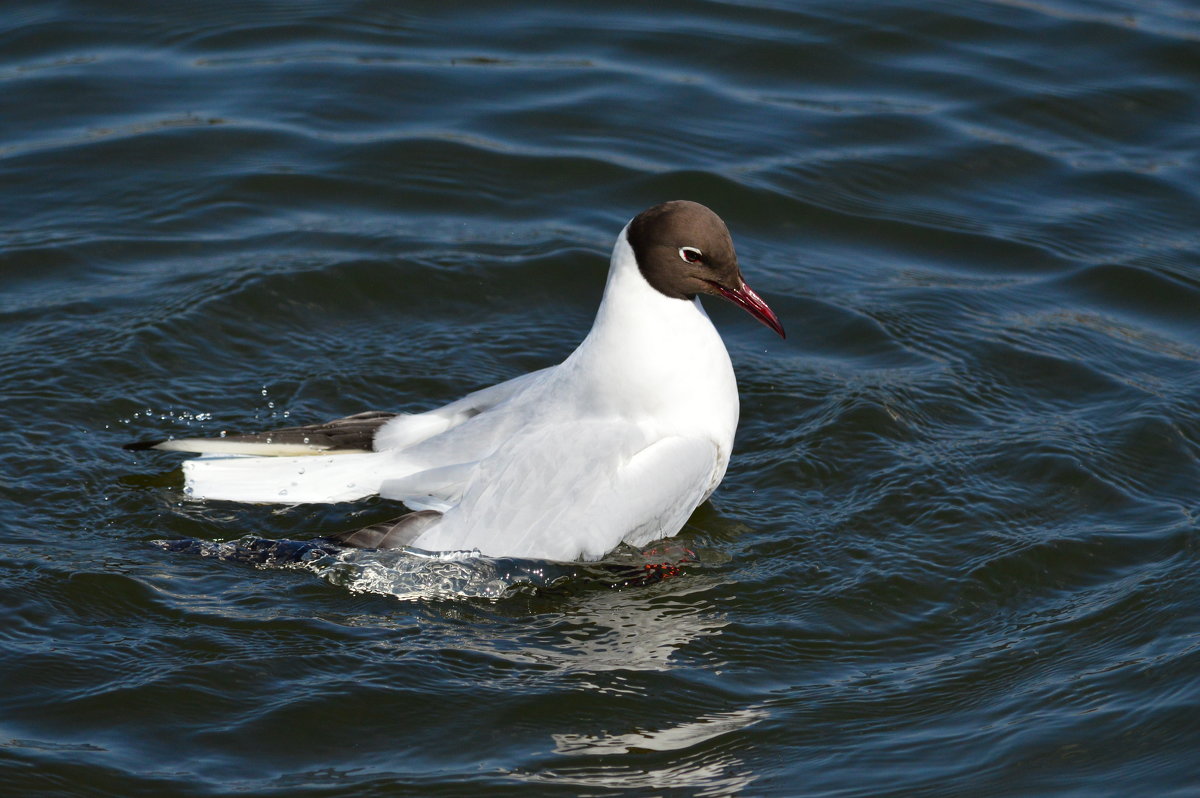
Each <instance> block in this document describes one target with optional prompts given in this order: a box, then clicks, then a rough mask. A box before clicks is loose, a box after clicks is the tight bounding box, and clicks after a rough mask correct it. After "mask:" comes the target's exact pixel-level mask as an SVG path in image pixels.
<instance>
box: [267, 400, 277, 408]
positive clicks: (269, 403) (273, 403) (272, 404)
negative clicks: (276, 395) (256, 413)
mask: <svg viewBox="0 0 1200 798" xmlns="http://www.w3.org/2000/svg"><path fill="white" fill-rule="evenodd" d="M274 406H275V402H273V401H272V402H267V407H274Z"/></svg>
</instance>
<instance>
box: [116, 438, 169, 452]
mask: <svg viewBox="0 0 1200 798" xmlns="http://www.w3.org/2000/svg"><path fill="white" fill-rule="evenodd" d="M166 442H167V438H156V439H155V440H152V441H134V442H133V443H127V444H125V445H124V446H122V447H121V448H122V449H125V450H127V451H130V452H144V451H146V450H147V449H157V448H158V445H159V444H161V443H166Z"/></svg>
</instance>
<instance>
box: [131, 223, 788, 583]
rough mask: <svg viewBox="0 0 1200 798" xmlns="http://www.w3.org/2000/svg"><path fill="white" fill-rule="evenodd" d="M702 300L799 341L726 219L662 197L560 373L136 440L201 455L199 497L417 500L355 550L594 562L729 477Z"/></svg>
mask: <svg viewBox="0 0 1200 798" xmlns="http://www.w3.org/2000/svg"><path fill="white" fill-rule="evenodd" d="M702 294H708V295H710V296H719V297H723V298H724V299H727V300H729V301H730V302H733V303H734V304H735V305H737V306H739V307H741V308H743V309H745V310H746V311H748V312H749V313H750V315H751V316H753V317H754V318H756V319H757V320H758V321H760V322H762V323H763V324H765V325H766V326H767V327H769V328H771V329H772V330H774V331H775V332H776V333H777V334H778V335H779V336H780V337H785V333H784V330H783V326H782V325H781V324H780V322H779V319H778V318H777V317H776V316H775V313H774V312H773V311H772V310H771V309H770V308H769V307H768V306H767V303H766V302H764V301H763V300H762V299H761V298H760V297H759V296H758V294H756V293H755V292H754V291H753V290H751V288H750V286H749V285H747V284H746V281H745V280H744V279H743V278H742V272H741V269H740V268H739V266H738V260H737V255H736V253H735V252H734V247H733V240H732V238H731V237H730V235H729V230H728V228H727V227H726V226H725V223H724V222H723V221H722V220H721V218H720V217H719V216H717V214H715V213H713V211H711V210H709V209H708V208H706V207H705V206H703V205H700V204H699V203H696V202H689V201H685V200H676V201H673V202H666V203H662V204H660V205H655V206H654V207H652V208H649V209H647V210H645V211H643V212H641V213H640V214H638V215H637V216H636V217H634V218H633V219H632V220H631V221H630V222H629V223H628V224H627V225H626V226H625V227H624V228H623V229H622V230H621V233H620V235H619V236H618V237H617V241H616V244H615V245H614V247H613V251H612V258H611V260H610V264H609V271H608V281H607V283H606V284H605V288H604V296H603V298H602V299H601V301H600V308H599V310H598V311H597V313H596V319H595V322H594V323H593V324H592V328H591V331H590V332H589V333H588V334H587V336H586V337H585V338H584V339H583V342H582V343H580V344H579V346H578V348H576V349H575V351H574V352H572V353H571V354H570V355H569V356H568V357H567V359H566V360H564V361H563V362H562V363H560V364H558V365H556V366H550V367H549V368H543V369H541V370H539V371H534V372H531V373H529V374H525V375H523V376H520V377H516V378H514V379H510V380H508V381H506V382H502V383H500V384H498V385H494V386H492V387H490V388H484V389H483V390H479V391H476V392H474V393H471V394H468V395H467V396H464V397H463V398H462V399H459V400H457V401H454V402H451V403H449V404H447V405H444V406H442V407H439V408H437V409H434V410H430V411H428V412H424V413H413V414H410V413H388V412H366V413H359V414H357V415H353V416H349V417H347V418H340V419H337V420H334V421H329V422H327V423H324V424H313V425H310V426H300V427H288V428H285V429H277V430H273V431H270V432H261V433H255V434H246V435H232V434H231V435H226V434H225V433H222V436H221V437H219V438H185V439H170V440H156V441H143V442H138V443H131V444H128V445H126V447H125V448H127V449H135V450H140V449H156V450H161V451H171V452H189V453H194V454H199V455H201V456H200V457H197V458H193V459H190V460H187V461H185V462H184V464H183V473H184V480H185V486H184V492H185V494H187V495H189V496H190V497H192V498H193V499H218V500H228V501H239V502H270V503H286V504H302V503H310V502H343V501H353V500H357V499H362V498H365V497H367V496H372V495H375V494H378V495H379V496H382V497H383V498H386V499H396V500H399V501H401V502H403V503H404V504H405V505H406V506H407V507H409V508H410V509H411V510H412V511H411V512H409V513H408V514H407V515H404V516H401V517H399V518H396V519H393V520H391V521H387V522H384V523H380V524H374V525H372V526H368V527H366V528H363V529H356V530H352V531H350V532H344V533H340V534H337V535H333V536H330V538H328V539H329V540H332V541H334V542H336V543H338V544H340V545H343V546H349V547H357V548H384V549H396V548H408V549H415V550H418V551H426V552H470V553H471V554H473V555H478V556H485V557H517V558H526V559H537V560H558V561H578V560H597V559H600V558H601V557H603V556H604V555H605V554H606V553H608V552H609V551H611V550H612V549H614V548H616V547H617V546H618V545H620V544H621V543H626V544H629V545H630V546H634V547H640V546H644V545H646V544H647V543H649V542H651V541H653V540H657V539H659V538H664V537H670V536H672V535H674V534H676V533H677V532H678V531H679V530H680V528H682V526H683V524H684V523H685V522H686V521H687V519H688V517H689V516H690V515H691V513H692V511H693V510H694V509H695V508H696V507H698V506H699V505H700V504H701V503H702V502H704V501H705V500H706V499H707V498H708V497H709V496H710V495H711V494H712V492H713V491H714V490H716V488H717V485H718V484H720V482H721V479H722V478H723V477H724V476H725V470H726V467H727V466H728V465H729V457H730V453H731V452H732V449H733V437H734V432H735V430H736V428H737V422H738V390H737V382H736V380H735V379H734V374H733V366H732V364H731V363H730V360H729V353H728V352H727V351H726V349H725V345H724V343H723V342H722V341H721V337H720V335H719V334H718V333H717V330H716V328H715V327H713V325H712V322H711V321H710V320H709V318H708V315H707V314H706V313H705V312H704V308H703V307H702V306H701V305H700V299H699V297H700V295H702Z"/></svg>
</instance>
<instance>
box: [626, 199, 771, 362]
mask: <svg viewBox="0 0 1200 798" xmlns="http://www.w3.org/2000/svg"><path fill="white" fill-rule="evenodd" d="M627 238H628V240H629V246H630V247H631V248H632V249H633V254H634V257H635V258H637V264H638V269H640V270H641V273H642V276H643V277H644V278H645V279H646V282H648V283H649V284H650V285H651V287H653V288H654V289H655V290H656V291H658V292H659V293H661V294H664V295H666V296H669V297H671V298H673V299H682V300H690V299H693V298H694V297H695V296H696V295H697V294H712V295H713V296H719V297H724V298H725V299H728V300H729V301H730V302H733V303H734V304H735V305H738V306H739V307H741V308H743V309H744V310H746V311H747V312H748V313H749V314H750V315H751V316H753V317H754V318H756V319H758V320H759V321H760V322H762V323H763V324H765V325H766V326H768V327H770V328H771V329H772V330H774V331H775V332H776V333H778V334H779V336H780V337H781V338H786V337H787V336H786V334H785V333H784V331H783V325H781V324H780V323H779V319H778V318H777V317H776V316H775V313H774V312H773V311H772V310H771V309H770V308H769V307H767V303H766V302H764V301H763V300H762V299H761V298H760V297H759V296H758V294H756V293H754V291H752V290H751V289H750V286H748V285H746V281H745V279H743V277H742V270H741V269H740V268H739V267H738V260H737V253H736V252H734V250H733V239H732V238H731V237H730V235H729V228H727V227H726V226H725V222H723V221H721V217H720V216H717V215H716V214H715V213H713V212H712V211H711V210H709V209H708V208H706V207H704V206H703V205H701V204H700V203H698V202H689V201H687V200H675V201H672V202H664V203H662V204H661V205H655V206H654V207H653V208H648V209H647V210H644V211H642V212H641V213H639V214H638V215H637V216H636V217H635V218H634V220H633V221H632V222H630V223H629V231H628V233H627Z"/></svg>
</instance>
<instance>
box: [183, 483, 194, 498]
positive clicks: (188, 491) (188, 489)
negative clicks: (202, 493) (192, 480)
mask: <svg viewBox="0 0 1200 798" xmlns="http://www.w3.org/2000/svg"><path fill="white" fill-rule="evenodd" d="M193 491H194V489H193V488H192V486H191V485H188V486H187V487H186V488H184V489H183V492H184V495H187V496H191V495H192V493H193Z"/></svg>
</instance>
